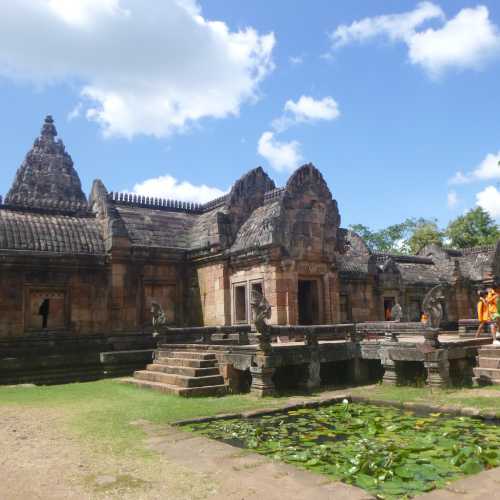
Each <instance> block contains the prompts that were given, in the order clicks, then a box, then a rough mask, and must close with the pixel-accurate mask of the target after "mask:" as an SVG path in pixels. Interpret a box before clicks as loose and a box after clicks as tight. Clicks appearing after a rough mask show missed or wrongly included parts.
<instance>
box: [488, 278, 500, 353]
mask: <svg viewBox="0 0 500 500" xmlns="http://www.w3.org/2000/svg"><path fill="white" fill-rule="evenodd" d="M496 290H498V286H496V287H495V289H493V288H489V289H488V293H487V294H486V302H487V304H488V314H489V316H490V318H491V320H492V321H493V323H492V324H491V336H492V337H493V343H494V344H498V345H500V342H499V341H498V340H497V329H498V323H499V322H500V321H499V320H500V314H499V310H498V303H497V302H498V299H499V294H498V293H497V291H496ZM499 292H500V290H499Z"/></svg>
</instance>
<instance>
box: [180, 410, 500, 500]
mask: <svg viewBox="0 0 500 500" xmlns="http://www.w3.org/2000/svg"><path fill="white" fill-rule="evenodd" d="M186 427H187V428H189V429H190V430H191V431H194V432H196V433H199V434H203V435H205V436H207V437H210V438H213V439H217V440H220V441H224V442H226V443H229V444H232V445H234V446H238V447H241V448H247V449H249V450H253V451H255V452H258V453H261V454H263V455H267V456H269V457H272V458H274V459H277V460H282V461H284V462H288V463H291V464H294V465H297V466H299V467H303V468H306V469H309V470H312V471H315V472H318V473H321V474H326V475H328V476H330V477H332V478H334V479H339V480H341V481H343V482H345V483H350V484H354V485H356V486H359V487H360V488H363V489H365V490H367V491H369V492H370V493H372V494H374V495H375V496H377V497H378V498H386V499H391V498H410V497H412V496H415V495H417V494H419V493H422V492H425V491H429V490H432V489H434V488H440V487H443V486H445V485H446V484H447V483H448V482H449V481H451V480H453V479H458V478H459V477H460V476H463V475H467V474H476V473H478V472H480V471H482V470H484V469H489V468H492V467H496V466H499V465H500V427H499V426H497V425H493V424H488V423H485V422H483V421H481V420H479V419H473V418H468V417H450V416H446V415H442V414H440V413H431V414H428V415H424V416H420V415H415V414H414V413H412V412H404V411H402V410H399V409H396V408H388V407H377V406H373V405H368V404H361V403H347V402H344V403H342V404H332V405H328V406H321V407H318V408H307V409H298V410H292V411H288V412H286V413H278V414H272V415H265V416H262V417H258V418H249V419H230V420H212V421H209V422H205V423H197V424H190V425H188V426H186Z"/></svg>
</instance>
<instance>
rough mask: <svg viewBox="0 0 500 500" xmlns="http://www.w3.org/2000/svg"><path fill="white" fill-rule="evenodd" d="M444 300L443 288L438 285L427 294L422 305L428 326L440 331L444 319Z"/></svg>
mask: <svg viewBox="0 0 500 500" xmlns="http://www.w3.org/2000/svg"><path fill="white" fill-rule="evenodd" d="M443 299H444V295H443V286H442V285H437V286H435V287H434V288H432V289H431V290H429V291H428V292H427V295H426V296H425V297H424V300H423V303H422V309H423V311H424V314H425V315H426V316H427V326H428V327H430V328H432V329H434V330H438V329H439V326H440V324H441V320H442V319H443V306H442V305H441V301H442V300H443Z"/></svg>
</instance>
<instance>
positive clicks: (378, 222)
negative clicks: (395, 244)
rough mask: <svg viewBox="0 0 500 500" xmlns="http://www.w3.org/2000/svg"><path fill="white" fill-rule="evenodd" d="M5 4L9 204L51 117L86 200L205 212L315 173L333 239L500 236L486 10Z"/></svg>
mask: <svg viewBox="0 0 500 500" xmlns="http://www.w3.org/2000/svg"><path fill="white" fill-rule="evenodd" d="M12 4H14V5H3V6H0V19H3V21H0V23H2V24H3V27H2V29H0V107H1V109H2V111H3V112H2V118H3V119H2V122H1V124H0V127H1V131H0V138H1V140H0V143H1V146H2V167H1V169H2V170H1V172H2V175H1V177H0V193H2V194H4V195H5V193H6V192H7V190H8V189H9V187H10V184H11V182H12V180H13V177H14V174H15V171H16V169H17V167H18V166H19V165H20V164H21V162H22V160H23V157H24V155H25V153H26V152H27V150H28V149H29V148H30V146H31V144H32V142H33V139H34V138H35V137H36V135H37V134H38V132H39V129H40V127H41V123H42V121H43V117H44V116H45V115H46V114H48V113H51V114H52V115H53V116H54V118H55V120H56V126H57V128H58V130H59V134H60V137H61V138H62V139H63V140H64V143H65V144H66V147H67V149H68V151H69V152H70V154H71V155H72V157H73V160H74V162H75V166H76V168H77V170H78V172H79V174H80V177H81V179H82V183H83V187H84V190H85V191H86V192H87V193H88V192H89V190H90V186H91V183H92V180H93V179H95V178H101V179H102V180H103V181H104V183H105V185H106V186H107V187H108V189H109V190H110V191H119V190H128V191H133V190H136V191H137V192H142V193H143V194H144V193H151V194H153V195H159V194H164V195H165V196H168V197H172V196H176V197H179V198H188V199H189V198H192V199H193V200H195V201H202V200H204V199H206V198H210V197H214V196H216V195H217V194H218V193H220V192H222V191H225V190H227V189H228V188H229V187H230V185H231V184H232V183H233V182H234V181H235V180H236V179H237V178H238V177H240V176H241V175H242V174H244V173H245V172H246V171H247V170H249V169H250V168H253V167H255V166H257V165H262V166H263V167H264V169H265V170H266V171H267V172H268V173H269V174H270V175H271V177H272V178H273V179H274V180H275V181H276V183H277V184H278V185H283V184H284V183H285V182H286V180H287V178H288V176H289V175H290V173H291V172H292V171H293V169H294V168H295V167H297V166H298V165H299V164H301V163H305V162H309V161H311V162H313V163H314V164H315V165H316V166H317V167H318V168H319V169H320V170H321V171H322V172H323V175H324V176H325V178H326V180H327V182H328V184H329V186H330V189H331V191H332V194H333V196H334V198H336V199H337V201H338V203H339V208H340V212H341V216H342V223H343V225H348V224H354V223H363V224H366V225H368V226H370V227H373V228H380V227H383V226H387V225H389V224H392V223H396V222H399V221H401V220H403V219H405V218H406V217H420V216H423V217H436V218H437V219H438V220H439V222H440V223H441V224H443V225H444V224H446V223H447V222H448V221H449V220H450V219H451V218H454V217H456V216H457V215H459V214H461V213H463V212H464V211H465V210H467V209H469V208H473V207H475V206H476V204H477V203H480V204H482V206H484V207H485V208H486V209H487V210H488V211H489V212H490V213H491V214H492V215H493V216H494V217H495V218H497V219H499V220H500V187H499V182H500V168H499V167H498V159H499V158H500V154H499V151H500V141H499V139H500V134H499V132H500V131H499V128H498V125H497V124H498V120H499V117H500V102H499V100H498V98H497V96H498V90H497V89H498V82H499V81H500V78H499V77H500V28H499V27H500V4H498V2H493V1H490V2H480V3H476V2H467V1H449V2H444V1H442V2H432V3H431V2H421V3H418V2H410V1H403V0H397V1H388V0H383V1H378V0H370V1H365V0H363V1H361V0H360V1H355V0H349V1H344V2H331V1H329V0H315V1H314V2H311V1H302V0H293V1H290V0H288V1H281V0H273V2H269V1H264V0H252V2H246V1H242V0H240V1H233V2H221V1H216V0H206V1H201V2H196V1H195V0H163V2H158V0H19V1H18V2H12ZM2 10H3V11H4V12H3V13H2V12H1V11H2ZM215 21H216V22H215ZM186 183H189V184H186ZM203 186H204V187H203Z"/></svg>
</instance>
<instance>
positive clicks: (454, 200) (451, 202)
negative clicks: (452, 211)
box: [448, 191, 459, 208]
mask: <svg viewBox="0 0 500 500" xmlns="http://www.w3.org/2000/svg"><path fill="white" fill-rule="evenodd" d="M458 201H459V200H458V195H457V193H456V191H450V192H449V193H448V208H455V207H456V206H457V205H458Z"/></svg>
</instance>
